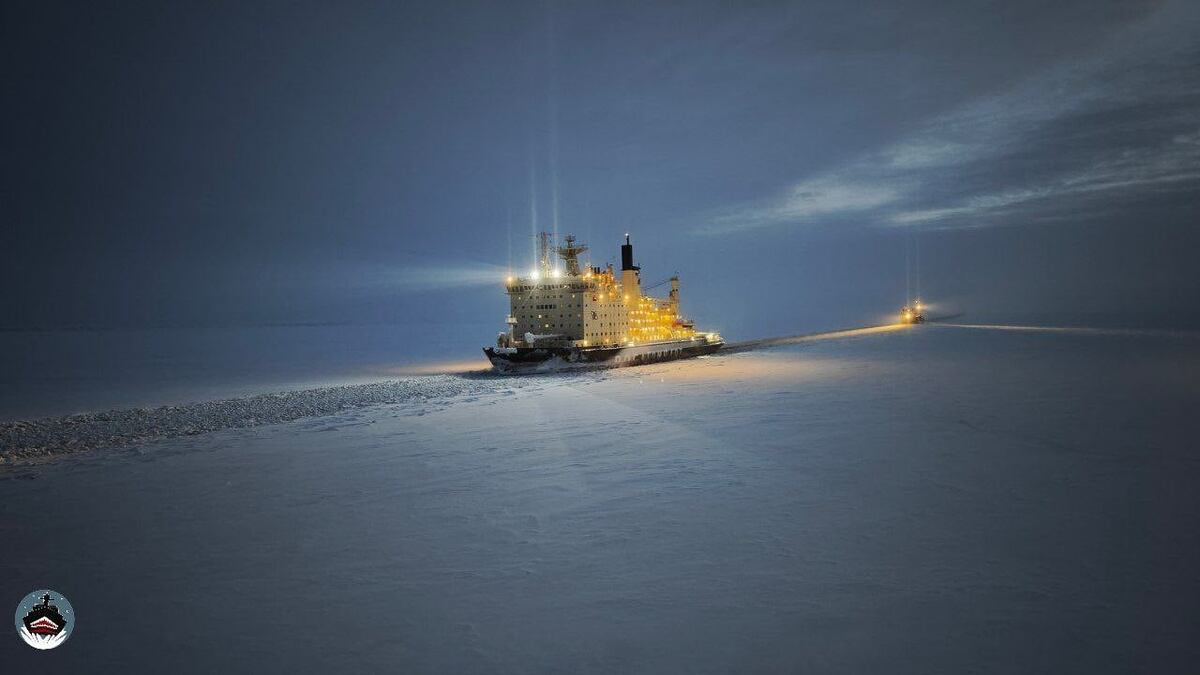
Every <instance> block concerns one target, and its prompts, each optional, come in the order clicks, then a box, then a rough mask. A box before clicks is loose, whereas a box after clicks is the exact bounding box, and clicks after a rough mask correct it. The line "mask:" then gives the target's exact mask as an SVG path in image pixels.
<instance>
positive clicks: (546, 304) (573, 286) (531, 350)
mask: <svg viewBox="0 0 1200 675" xmlns="http://www.w3.org/2000/svg"><path fill="white" fill-rule="evenodd" d="M550 239H551V237H550V234H549V233H546V232H543V233H542V234H541V235H539V256H538V258H539V259H538V267H537V268H536V269H534V270H533V271H532V272H531V273H530V274H529V276H527V277H509V278H508V280H507V282H506V292H507V293H508V298H509V314H508V319H507V324H508V330H507V332H504V333H500V334H499V335H497V336H496V346H495V347H485V348H484V350H483V352H484V354H486V355H487V358H488V360H489V361H491V363H492V366H493V367H495V368H496V370H499V371H526V370H554V369H555V368H556V367H559V366H562V367H571V366H594V367H596V366H602V367H614V366H634V365H641V364H644V363H654V362H656V361H670V360H673V359H682V358H688V357H692V356H701V355H704V354H712V353H713V352H715V351H717V350H718V349H720V348H721V347H722V346H723V345H724V344H725V341H724V340H723V339H722V338H721V336H720V335H718V334H717V333H708V332H701V331H697V330H696V327H695V325H694V324H693V323H692V322H691V321H689V320H687V319H685V318H683V317H682V316H681V315H680V313H679V277H677V276H673V277H671V279H670V282H671V292H670V295H669V296H668V297H667V298H666V299H659V298H653V297H650V296H648V295H646V294H644V293H643V290H642V285H641V283H642V282H641V268H640V267H638V266H636V265H634V264H633V244H632V243H630V241H629V235H625V243H624V244H623V245H622V246H621V271H620V276H619V277H618V276H617V273H616V272H615V271H614V270H613V266H612V264H611V263H610V264H609V265H608V266H607V267H603V268H601V267H590V266H589V267H587V269H586V270H584V269H583V268H581V266H580V263H579V254H581V253H583V252H585V251H587V250H588V248H587V246H584V245H582V244H579V243H577V242H576V241H575V237H573V236H570V235H568V236H567V237H566V238H565V242H564V245H563V246H559V247H557V248H554V252H555V253H557V254H558V256H559V257H560V258H561V259H562V263H563V268H559V267H558V266H557V265H555V264H554V261H553V260H552V259H551V247H552V244H551V241H550ZM564 268H565V269H564ZM651 288H653V286H652V287H651Z"/></svg>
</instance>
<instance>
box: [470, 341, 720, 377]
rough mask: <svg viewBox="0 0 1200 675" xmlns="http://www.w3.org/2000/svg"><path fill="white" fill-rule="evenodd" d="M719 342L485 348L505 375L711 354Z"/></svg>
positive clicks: (609, 365)
mask: <svg viewBox="0 0 1200 675" xmlns="http://www.w3.org/2000/svg"><path fill="white" fill-rule="evenodd" d="M724 345H725V342H724V341H721V340H705V339H701V340H672V341H668V342H652V343H649V344H644V345H633V346H622V347H516V348H510V349H496V348H494V347H486V348H484V350H483V353H484V354H485V355H486V356H487V358H488V361H490V362H491V363H492V366H493V367H494V368H495V369H496V370H498V371H500V372H506V373H520V372H552V371H555V370H567V369H576V368H619V367H623V366H641V365H645V364H648V363H660V362H662V361H674V360H676V359H688V358H692V357H695V356H704V355H706V354H712V353H714V352H716V351H717V350H719V349H720V348H721V347H723V346H724Z"/></svg>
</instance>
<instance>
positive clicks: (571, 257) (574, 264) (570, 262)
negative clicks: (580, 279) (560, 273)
mask: <svg viewBox="0 0 1200 675" xmlns="http://www.w3.org/2000/svg"><path fill="white" fill-rule="evenodd" d="M555 250H556V251H557V252H558V255H559V256H560V257H561V258H562V259H563V262H565V263H567V274H568V275H569V276H573V277H577V276H579V254H580V253H583V252H584V251H586V250H588V247H587V246H584V245H583V244H579V245H578V246H576V245H575V235H573V234H568V235H567V237H566V246H559V247H558V248H557V249H555Z"/></svg>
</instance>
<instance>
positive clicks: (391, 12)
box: [0, 1, 1200, 341]
mask: <svg viewBox="0 0 1200 675" xmlns="http://www.w3.org/2000/svg"><path fill="white" fill-rule="evenodd" d="M0 32H2V34H0V50H2V55H3V59H4V64H5V77H4V83H5V86H4V94H3V96H4V105H3V111H2V112H0V115H3V120H4V124H3V153H2V156H3V171H4V177H3V193H2V195H0V215H2V217H3V222H4V244H3V246H2V247H0V251H2V252H0V264H2V271H0V275H2V276H0V281H2V282H3V284H4V287H5V293H4V295H3V301H2V307H0V309H2V310H3V314H2V318H3V322H2V323H3V327H6V328H23V327H57V326H127V325H158V324H171V325H177V324H182V325H212V324H228V323H272V322H293V321H294V322H323V321H351V322H398V323H413V324H419V323H420V322H427V321H436V322H459V321H463V322H479V321H481V322H483V323H488V322H491V323H495V325H496V329H497V330H498V329H499V328H500V327H501V322H502V319H503V315H504V312H505V310H506V307H505V299H504V296H503V295H502V290H501V288H500V286H499V281H500V279H501V277H502V276H503V275H504V272H505V269H506V267H507V266H508V264H509V262H510V253H509V251H510V248H511V251H512V254H511V260H512V262H513V263H514V264H515V265H516V266H518V267H521V268H525V267H527V266H528V262H529V254H528V251H529V250H530V249H531V243H530V238H529V236H530V232H531V230H532V223H531V218H532V215H531V194H532V193H533V192H535V191H536V195H537V199H536V207H537V208H536V211H537V217H538V220H539V224H540V225H541V226H542V227H544V228H546V229H550V228H551V227H552V221H553V215H552V214H554V213H555V212H556V211H557V213H558V214H559V216H558V219H559V229H560V230H561V231H563V232H574V233H575V234H577V235H579V236H580V237H581V238H584V239H585V240H586V241H587V243H589V244H590V245H591V246H592V248H593V251H595V252H596V254H597V255H596V256H595V258H594V262H597V263H600V262H603V261H604V260H606V259H609V258H611V257H613V256H614V255H615V254H616V252H617V250H616V247H617V244H618V240H619V238H620V236H621V234H622V233H624V232H626V231H630V232H633V234H634V237H635V243H636V244H637V245H638V248H637V252H638V258H639V262H640V263H641V264H642V265H643V267H644V268H645V274H646V277H647V281H655V280H657V279H658V278H659V277H665V276H667V275H669V274H670V273H671V272H674V271H679V272H680V273H681V274H682V276H683V279H684V305H685V309H687V310H689V311H690V312H691V313H692V314H694V315H695V316H696V318H697V319H699V320H700V323H701V324H704V325H712V324H716V325H717V327H719V328H721V329H723V330H725V331H726V332H727V333H731V334H733V335H737V336H745V337H750V336H753V335H760V334H776V333H780V332H788V331H789V330H802V329H805V328H808V327H816V326H824V325H829V324H830V323H832V324H838V323H843V322H844V323H855V322H859V321H866V320H870V319H872V318H876V317H882V316H883V315H885V314H887V313H890V312H893V311H894V310H895V308H896V307H897V306H898V305H899V304H901V302H902V301H903V300H904V292H905V291H904V287H905V251H906V248H907V247H909V246H915V243H914V242H916V241H918V240H919V242H920V248H921V281H922V290H923V291H924V293H925V295H926V296H927V297H928V298H929V299H930V300H932V301H934V302H937V303H941V304H942V305H943V306H946V307H950V306H954V307H956V308H962V309H966V310H968V311H971V312H973V313H975V314H980V313H987V312H996V313H1029V314H1031V315H1032V314H1041V315H1045V314H1051V315H1053V314H1052V313H1063V312H1072V313H1084V314H1087V313H1098V314H1109V315H1116V316H1117V317H1118V318H1117V321H1118V322H1120V321H1121V320H1123V319H1124V318H1129V320H1130V321H1133V322H1135V323H1136V322H1139V321H1143V320H1149V319H1146V318H1145V317H1147V316H1150V315H1154V316H1157V317H1160V318H1161V317H1176V318H1177V320H1178V321H1179V322H1181V323H1183V322H1189V321H1193V320H1194V319H1188V318H1186V317H1195V316H1196V315H1197V313H1200V301H1198V300H1197V298H1200V272H1197V271H1196V270H1197V265H1196V261H1195V256H1196V253H1197V251H1198V250H1200V232H1197V229H1196V223H1197V222H1198V219H1197V215H1198V211H1200V209H1197V207H1196V198H1197V196H1198V195H1200V190H1198V189H1200V77H1198V76H1197V75H1196V73H1197V72H1200V5H1197V4H1196V3H1194V2H1166V3H1148V2H1132V3H1105V2H1096V1H1089V2H1077V3H1074V2H1058V3H1045V2H1027V3H1026V2H994V3H993V2H960V3H900V2H879V3H845V2H840V1H830V2H807V3H792V4H774V3H753V4H750V3H725V2H723V3H703V2H692V3H669V4H667V3H647V2H629V3H621V2H595V3H584V2H572V3H541V2H538V3H525V4H522V3H497V2H482V3H427V4H407V3H367V2H351V3H333V2H326V3H303V2H289V3H244V2H234V3H203V4H202V3H194V4H193V3H160V2H156V3H146V4H144V5H140V6H139V5H138V4H136V3H132V2H120V3H105V2H94V3H72V4H55V3H49V2H29V3H22V2H7V3H5V4H4V5H3V15H2V16H0ZM531 177H532V179H533V180H532V183H533V185H531ZM555 194H557V199H555V198H554V196H555ZM814 317H820V319H819V320H816V319H814ZM1180 317H1183V318H1180ZM1110 318H1111V317H1110ZM1156 320H1158V319H1156ZM1169 320H1172V319H1168V321H1169ZM489 335H490V333H485V334H484V335H482V336H480V339H481V340H483V341H486V340H487V339H488V338H489Z"/></svg>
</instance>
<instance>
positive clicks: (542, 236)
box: [538, 232, 554, 277]
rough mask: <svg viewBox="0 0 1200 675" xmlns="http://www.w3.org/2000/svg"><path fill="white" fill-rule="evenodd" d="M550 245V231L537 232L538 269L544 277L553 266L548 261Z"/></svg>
mask: <svg viewBox="0 0 1200 675" xmlns="http://www.w3.org/2000/svg"><path fill="white" fill-rule="evenodd" d="M550 246H551V242H550V233H549V232H538V269H539V270H540V271H541V273H542V276H544V277H548V276H550V272H551V270H553V268H554V265H553V264H552V263H551V261H550Z"/></svg>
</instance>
